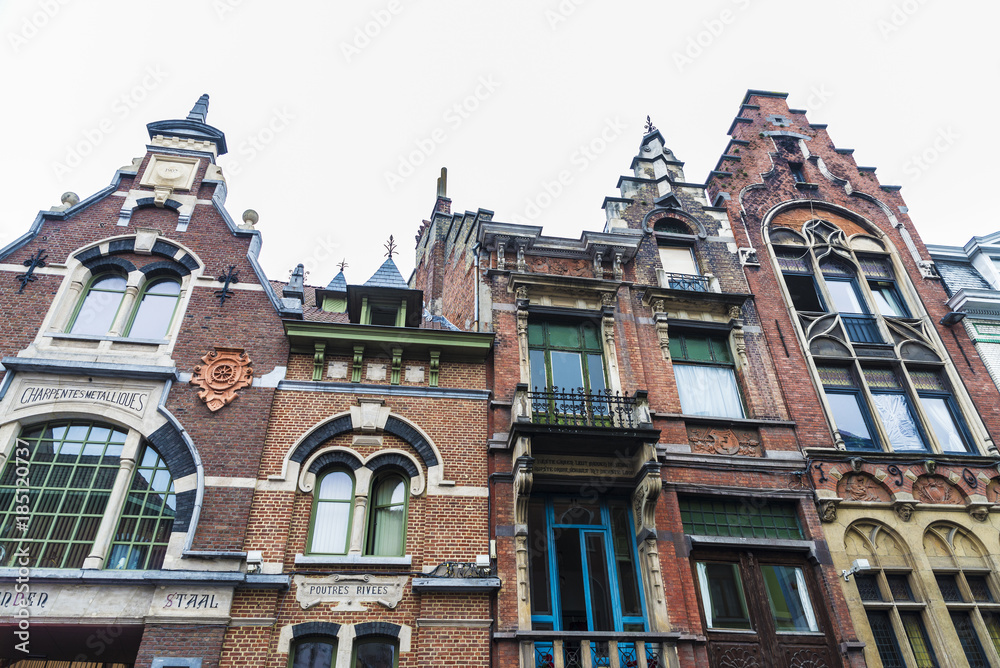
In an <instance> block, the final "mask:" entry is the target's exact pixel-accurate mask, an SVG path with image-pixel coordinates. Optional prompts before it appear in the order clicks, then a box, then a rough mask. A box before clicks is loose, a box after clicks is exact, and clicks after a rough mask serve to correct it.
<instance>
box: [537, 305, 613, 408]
mask: <svg viewBox="0 0 1000 668" xmlns="http://www.w3.org/2000/svg"><path fill="white" fill-rule="evenodd" d="M528 361H529V366H530V367H531V388H532V390H535V391H546V390H556V391H565V392H579V391H583V392H586V393H598V392H604V391H605V390H606V389H607V373H606V370H605V368H604V346H603V344H602V342H601V329H600V324H599V323H595V322H594V321H590V320H585V321H575V322H571V321H546V320H541V321H534V322H529V323H528ZM560 388H562V389H561V390H560Z"/></svg>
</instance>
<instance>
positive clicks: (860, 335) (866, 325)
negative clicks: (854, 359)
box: [840, 313, 885, 343]
mask: <svg viewBox="0 0 1000 668" xmlns="http://www.w3.org/2000/svg"><path fill="white" fill-rule="evenodd" d="M840 319H841V321H842V322H843V323H844V329H846V330H847V338H848V339H850V340H851V341H852V342H854V343H885V340H884V339H883V338H882V333H881V332H879V329H878V321H877V320H876V319H875V318H874V317H873V316H870V315H850V314H847V313H841V314H840Z"/></svg>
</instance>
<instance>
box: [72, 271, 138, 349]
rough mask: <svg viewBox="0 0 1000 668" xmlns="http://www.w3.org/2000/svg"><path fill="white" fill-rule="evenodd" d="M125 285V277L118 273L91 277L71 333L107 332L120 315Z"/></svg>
mask: <svg viewBox="0 0 1000 668" xmlns="http://www.w3.org/2000/svg"><path fill="white" fill-rule="evenodd" d="M125 286H126V281H125V277H124V276H120V275H118V274H99V275H97V276H94V277H93V278H91V279H90V284H89V285H88V286H87V290H86V292H85V293H84V295H83V298H82V299H81V300H80V303H79V304H78V305H77V307H76V312H75V313H74V314H73V320H72V324H71V325H70V328H69V331H70V333H72V334H96V335H104V334H107V333H108V331H110V329H111V326H112V325H113V324H114V322H115V316H116V315H118V309H119V308H120V307H121V303H122V298H123V297H124V296H125Z"/></svg>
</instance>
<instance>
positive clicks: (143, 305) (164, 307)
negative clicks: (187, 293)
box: [125, 278, 181, 339]
mask: <svg viewBox="0 0 1000 668" xmlns="http://www.w3.org/2000/svg"><path fill="white" fill-rule="evenodd" d="M180 294H181V282H180V281H179V280H177V279H176V278H160V279H154V280H151V281H147V283H146V285H145V286H143V289H142V293H141V294H140V295H139V299H138V300H137V302H136V306H135V308H134V310H133V312H132V317H131V322H130V323H129V326H128V328H127V330H126V333H125V336H127V337H129V338H132V339H162V338H164V337H165V336H166V335H167V332H168V331H169V330H170V323H171V322H172V321H173V319H174V313H175V312H176V311H177V301H178V300H179V299H180Z"/></svg>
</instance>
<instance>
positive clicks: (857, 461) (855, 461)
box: [851, 457, 865, 472]
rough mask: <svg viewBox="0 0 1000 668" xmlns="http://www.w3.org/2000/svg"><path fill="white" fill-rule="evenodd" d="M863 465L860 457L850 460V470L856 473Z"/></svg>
mask: <svg viewBox="0 0 1000 668" xmlns="http://www.w3.org/2000/svg"><path fill="white" fill-rule="evenodd" d="M864 465H865V463H864V461H862V459H861V458H860V457H855V458H853V459H852V460H851V468H852V469H854V470H855V471H857V472H860V471H861V467H863V466H864Z"/></svg>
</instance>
